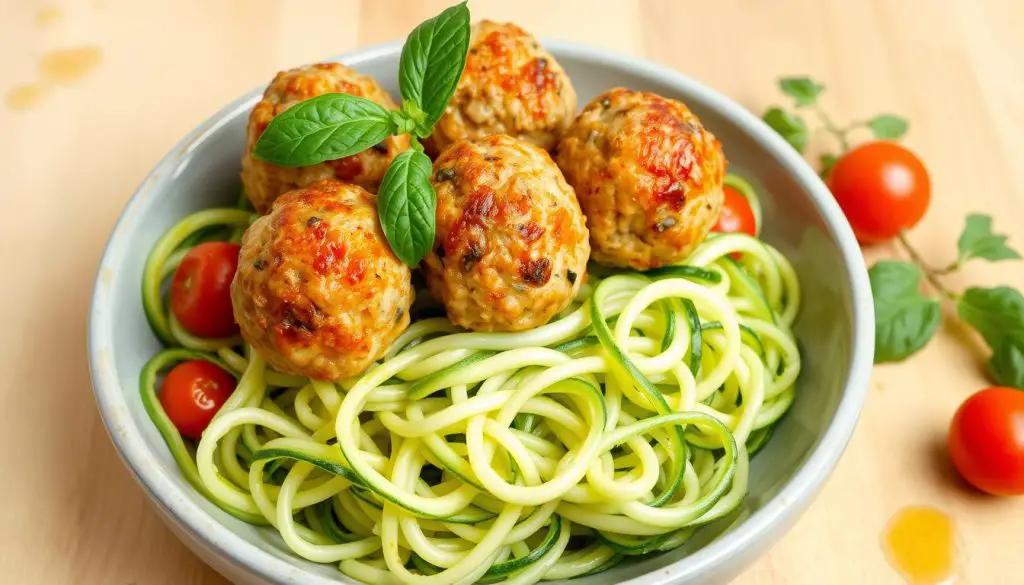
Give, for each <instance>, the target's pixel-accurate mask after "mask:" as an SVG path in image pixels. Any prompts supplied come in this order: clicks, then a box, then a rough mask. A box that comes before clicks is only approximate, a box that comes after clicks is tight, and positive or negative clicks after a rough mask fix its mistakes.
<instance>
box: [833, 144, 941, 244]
mask: <svg viewBox="0 0 1024 585" xmlns="http://www.w3.org/2000/svg"><path fill="white" fill-rule="evenodd" d="M829 189H831V190H832V194H833V195H834V196H835V198H836V201H837V202H838V203H839V207H841V208H842V209H843V212H844V213H845V214H846V219H847V220H849V222H850V226H851V227H853V233H854V234H856V235H857V239H858V240H860V241H861V243H864V244H873V243H879V242H884V241H886V240H890V239H892V238H895V237H896V236H898V235H899V233H900V232H901V231H903V230H906V229H909V228H911V227H914V225H916V224H917V222H919V221H921V218H922V217H923V216H924V212H925V211H926V210H927V209H928V203H929V202H930V201H931V196H932V188H931V180H930V179H929V178H928V171H927V170H926V169H925V168H924V164H923V163H922V162H921V160H920V159H919V158H917V156H916V155H914V153H912V152H910V151H909V150H907V149H906V148H904V147H902V146H900V145H899V144H896V143H895V142H882V141H879V142H868V143H867V144H862V145H860V146H858V147H856V148H854V149H853V150H851V151H850V152H847V153H846V154H844V155H843V156H841V157H840V158H839V161H837V162H836V166H835V167H833V168H832V173H831V174H830V175H829Z"/></svg>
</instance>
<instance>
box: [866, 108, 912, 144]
mask: <svg viewBox="0 0 1024 585" xmlns="http://www.w3.org/2000/svg"><path fill="white" fill-rule="evenodd" d="M867 124H868V128H870V129H871V133H872V134H874V135H875V138H878V139H880V140H897V139H899V138H900V137H901V136H903V135H904V134H906V133H907V127H908V124H907V120H906V119H905V118H900V117H899V116H893V115H891V114H882V115H880V116H875V117H874V118H871V119H870V120H868V122H867Z"/></svg>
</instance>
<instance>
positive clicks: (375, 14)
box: [0, 0, 1024, 585]
mask: <svg viewBox="0 0 1024 585" xmlns="http://www.w3.org/2000/svg"><path fill="white" fill-rule="evenodd" d="M447 1H448V0H440V1H432V2H416V1H413V0H405V1H400V2H388V1H385V0H367V1H363V2H358V1H349V0H325V1H316V2H314V1H301V2H300V1H295V2H285V1H283V0H282V1H271V0H258V1H254V0H249V1H245V0H236V1H234V2H228V1H215V2H203V1H200V0H187V1H186V0H159V1H154V0H147V1H145V2H138V1H132V0H52V3H48V2H43V1H41V0H0V14H3V15H4V17H3V18H2V19H0V48H2V49H3V59H0V95H4V96H6V97H5V101H4V104H3V105H2V107H0V129H2V132H0V177H2V182H3V187H2V192H0V251H2V254H0V274H2V275H4V277H5V278H4V280H3V284H2V285H0V291H2V292H0V295H2V296H0V298H2V300H3V302H2V308H0V331H2V333H0V445H3V446H4V457H3V459H4V461H6V463H5V465H4V469H5V470H6V472H5V474H4V478H3V480H2V481H0V494H2V499H0V526H2V527H3V528H2V530H0V581H2V582H7V583H77V584H83V585H93V584H96V585H99V584H103V585H108V584H130V583H133V584H140V585H142V584H147V585H148V584H168V585H170V584H175V585H179V584H180V585H198V584H210V585H212V584H223V583H225V581H224V580H223V579H222V578H221V577H219V576H218V575H217V574H215V573H214V572H213V571H212V570H211V569H208V568H206V567H205V566H204V565H203V564H202V563H200V561H199V560H198V559H197V558H196V557H194V556H193V555H192V554H191V553H190V552H188V551H187V550H186V549H185V547H184V546H182V545H181V544H179V543H178V542H177V540H175V538H174V537H173V536H172V535H171V533H170V532H169V531H168V530H167V529H165V528H164V526H163V525H162V524H161V523H160V521H159V520H158V519H157V516H156V514H155V513H154V511H153V510H151V509H150V507H149V505H148V504H147V503H146V500H145V498H144V496H143V494H142V491H141V490H140V489H139V487H138V486H137V485H136V484H135V482H134V481H133V480H132V479H131V478H130V476H129V475H128V473H127V472H126V471H125V469H124V468H123V467H122V465H121V462H120V461H119V460H118V458H117V456H116V454H115V452H114V449H113V447H112V446H111V443H110V441H109V440H108V438H107V434H106V432H105V431H104V429H103V426H102V424H101V423H100V419H99V417H98V415H97V411H96V408H95V407H94V404H93V397H92V392H91V390H90V382H89V376H88V369H87V361H86V352H85V331H86V319H87V311H88V307H89V296H90V291H91V287H92V282H93V278H94V271H95V269H96V265H97V263H98V260H99V256H100V253H101V250H102V248H103V245H104V242H105V241H106V239H107V235H108V233H109V231H110V229H111V227H112V226H113V224H114V221H115V219H116V218H117V215H118V213H119V212H120V210H121V208H122V206H123V205H124V204H125V202H126V201H127V200H128V198H129V197H130V196H131V194H132V192H133V190H134V189H135V187H136V185H137V184H138V183H139V182H140V181H141V179H142V178H143V177H144V176H145V174H146V173H147V172H148V171H149V169H150V168H151V167H152V166H153V165H154V164H155V163H156V161H157V160H158V159H159V158H160V157H161V156H162V155H163V154H164V152H165V151H167V150H168V149H169V148H170V147H171V145H173V144H174V143H175V142H176V141H177V140H178V139H179V138H180V137H181V136H182V135H184V134H185V133H186V132H187V131H189V130H190V129H191V128H192V127H194V126H195V125H196V124H198V123H199V122H200V121H202V120H203V119H204V118H206V117H207V116H209V115H210V114H212V113H213V112H215V111H216V110H217V109H219V108H220V107H221V106H222V105H223V104H225V103H226V102H228V101H230V100H232V99H234V98H235V97H236V96H238V95H239V94H241V93H242V92H245V91H247V90H249V89H250V88H252V87H254V86H257V85H259V84H262V83H266V82H267V80H269V78H270V77H271V76H272V75H273V73H274V72H276V71H277V70H279V69H282V68H287V67H290V66H295V65H298V64H301V63H306V62H310V61H314V60H317V59H322V58H324V57H327V56H329V55H333V54H337V53H342V52H346V51H350V50H353V49H356V48H358V47H361V46H365V45H368V44H372V43H376V42H379V41H383V40H388V39H394V38H399V37H402V36H404V35H405V34H406V32H407V31H408V30H409V29H411V27H413V26H414V25H415V24H417V23H418V22H420V21H421V20H422V19H424V18H425V17H427V16H429V15H431V14H433V13H435V12H437V11H439V10H440V8H441V7H442V6H443V5H445V4H446V3H447ZM471 8H472V10H473V14H474V16H475V17H477V18H480V17H489V18H493V19H511V20H515V21H516V22H518V23H519V24H521V25H523V26H524V27H526V28H527V29H529V30H531V31H533V32H534V33H536V34H538V35H540V36H547V37H560V38H565V39H570V40H574V41H581V42H586V43H592V44H596V45H601V46H604V47H608V48H612V49H616V50H619V51H623V52H626V53H629V54H633V55H638V56H643V57H646V58H648V59H652V60H655V61H658V62H660V63H663V64H665V65H669V66H671V67H674V68H676V69H678V70H680V71H683V72H685V73H686V74H688V75H691V76H693V77H695V78H697V79H699V80H702V81H704V82H705V83H707V84H709V85H711V86H712V87H715V88H717V89H719V90H721V91H723V92H725V93H726V94H728V95H730V96H732V97H734V98H735V99H737V100H738V101H740V102H741V103H743V104H745V105H746V106H747V107H749V108H751V109H752V110H754V111H755V112H761V111H762V110H763V109H764V108H765V107H766V106H768V105H770V104H771V103H772V102H776V101H778V100H779V99H780V96H779V95H778V94H777V93H776V90H775V79H776V78H777V77H779V76H780V75H785V74H804V73H807V74H811V75H813V76H815V77H816V78H818V79H821V80H823V81H824V82H825V83H826V84H827V85H828V87H829V90H828V93H827V96H826V99H825V102H826V104H827V106H828V107H829V109H830V110H831V111H832V112H833V114H834V115H835V116H836V117H838V118H841V119H852V118H857V117H865V116H869V115H872V114H874V113H878V112H882V111H891V112H895V113H901V114H903V115H905V116H907V117H908V118H909V119H910V120H911V130H910V133H909V135H908V136H907V143H908V144H909V145H910V146H911V147H912V148H913V149H915V150H916V151H917V152H918V153H919V154H920V155H921V156H922V157H923V159H924V160H925V161H926V162H927V164H928V166H929V168H930V170H931V173H932V177H933V183H934V186H935V189H934V195H933V197H934V199H933V204H932V208H931V210H930V212H929V214H928V216H927V217H926V218H925V220H924V221H923V223H922V224H921V225H920V226H919V227H918V228H917V229H916V230H915V231H914V232H913V234H912V240H913V241H914V242H915V243H917V244H918V245H919V246H920V248H921V249H922V251H923V254H924V256H925V257H926V258H927V259H929V260H931V261H932V262H934V263H935V264H943V263H945V262H947V261H949V260H950V259H951V258H952V255H953V254H954V251H955V239H956V235H957V234H958V233H959V230H960V229H961V226H962V222H963V218H964V215H965V214H966V213H967V212H970V211H976V210H977V211H987V212H991V213H994V214H995V215H996V226H997V228H998V229H999V230H1002V231H1005V232H1008V233H1010V234H1011V235H1012V237H1013V238H1014V239H1015V241H1016V242H1017V243H1018V244H1019V245H1021V246H1024V224H1022V222H1020V221H1019V219H1020V218H1021V217H1024V163H1022V161H1024V132H1022V129H1024V34H1021V30H1022V29H1024V2H1021V1H1020V0H1003V1H1000V0H986V1H977V0H874V1H872V2H853V1H846V0H831V1H821V0H775V1H772V2H768V1H758V0H724V1H715V2H711V1H709V0H703V1H682V2H675V1H669V0H664V1H657V2H656V1H644V0H633V1H615V2H587V1H585V0H578V1H555V0H536V1H529V2H512V1H503V0H491V1H487V0H473V2H472V6H471ZM65 49H82V50H80V51H77V52H71V53H59V52H58V53H56V54H55V53H54V52H55V51H62V50H65ZM48 55H49V57H47V56H48ZM54 55H56V56H54ZM69 60H70V61H71V62H70V63H68V61H69ZM90 65H92V66H90ZM40 81H42V82H43V84H42V85H31V84H36V83H39V82H40ZM25 85H29V86H30V87H29V88H28V89H24V88H22V86H25ZM19 88H21V89H19ZM40 89H42V90H45V91H41V92H37V90H40ZM35 93H40V95H41V98H39V97H37V96H36V95H35ZM18 106H21V107H23V108H25V109H16V108H17V107H18ZM893 253H894V251H893V250H892V249H890V248H884V247H883V248H881V249H877V250H871V251H869V253H868V255H869V257H871V258H877V257H883V256H889V255H892V254H893ZM968 282H978V283H989V284H996V283H1009V284H1016V285H1018V286H1020V285H1024V265H1022V264H1020V263H1017V264H1012V263H1009V264H1001V265H998V266H991V265H984V264H983V263H979V264H976V265H971V266H969V268H968V269H967V270H966V271H965V272H964V273H963V274H962V275H959V276H957V277H954V278H952V279H950V284H952V285H954V286H957V287H960V286H963V285H965V284H967V283H968ZM947 309H948V307H947ZM983 358H984V354H983V353H982V348H981V346H980V345H978V344H977V342H976V340H974V339H973V338H972V337H970V335H969V334H968V333H967V332H966V331H965V330H964V329H962V328H960V327H957V326H955V325H954V326H944V327H943V329H942V330H941V332H940V335H939V336H937V338H936V339H935V340H934V341H933V342H932V343H931V344H930V345H929V346H928V347H927V348H926V350H925V351H923V352H922V353H921V354H919V355H918V356H916V357H915V358H914V359H913V360H912V361H910V362H908V363H906V364H904V365H900V366H887V367H880V368H877V369H876V371H875V375H874V377H873V380H872V384H871V389H870V395H869V397H868V401H867V406H866V408H865V411H864V414H863V417H862V419H861V422H860V425H859V427H858V429H857V432H856V434H855V436H854V438H853V442H852V444H851V445H850V448H849V450H848V451H847V453H846V455H845V457H844V458H843V459H842V462H841V463H840V465H839V467H838V470H837V471H836V473H835V474H834V475H833V476H832V478H831V480H830V481H829V482H828V484H827V486H826V487H825V489H824V491H823V492H822V494H821V496H820V497H819V498H818V499H817V500H816V502H815V503H814V504H813V506H812V507H811V509H810V510H809V512H807V514H806V515H805V516H804V517H803V519H802V520H801V521H800V522H799V524H798V525H797V526H796V527H795V528H794V529H793V530H792V531H791V532H790V533H789V534H788V535H787V536H786V537H785V538H783V539H782V541H781V542H780V543H779V544H778V545H777V546H776V547H775V548H774V549H773V550H772V551H771V553H770V554H768V555H766V556H764V557H763V558H761V559H760V561H759V562H758V563H757V564H756V565H754V566H753V567H752V568H751V569H749V570H748V571H747V572H746V573H745V574H744V575H743V576H742V577H741V578H740V579H738V580H737V581H736V583H737V584H739V585H768V584H775V585H819V584H839V585H845V584H861V583H872V584H882V585H884V584H898V583H901V582H902V580H901V578H900V577H899V576H898V575H897V574H896V573H895V572H894V571H893V570H892V569H891V568H890V567H889V566H888V565H887V563H886V560H885V557H884V555H883V552H882V549H881V547H880V544H879V538H880V534H881V533H882V531H883V529H884V527H885V525H886V523H887V521H888V520H889V518H890V517H891V516H892V515H893V513H894V512H896V511H897V510H898V509H900V508H902V507H904V506H907V505H914V504H928V505H934V506H937V507H939V508H942V509H944V510H946V511H948V512H949V513H950V515H951V516H952V517H953V519H954V521H955V522H956V526H957V529H958V532H959V537H958V538H959V542H960V546H961V555H962V559H963V563H962V565H961V567H960V571H959V574H960V577H961V578H960V582H962V583H975V584H979V585H999V584H1007V585H1019V584H1020V583H1022V582H1024V573H1022V572H1021V571H1020V570H1019V567H1020V559H1021V555H1022V549H1021V544H1020V543H1021V536H1020V535H1021V527H1022V526H1024V499H1016V500H1012V499H994V498H988V497H982V496H980V495H978V494H976V493H974V492H972V491H970V490H969V489H967V488H966V487H965V486H964V485H963V484H962V483H960V482H959V481H958V480H957V479H956V477H955V476H954V475H953V474H952V470H951V467H950V465H949V463H948V462H947V459H946V457H945V452H944V447H943V444H944V443H943V442H944V437H945V430H946V427H947V424H948V421H949V418H950V416H951V415H952V413H953V411H954V409H955V408H956V406H957V404H958V403H959V402H960V401H961V400H962V399H963V398H964V397H965V396H967V395H968V394H969V393H971V392H973V391H974V390H976V389H978V388H980V387H982V386H984V385H986V379H985V377H984V374H983V369H982V366H981V364H982V359H983ZM808 391H813V389H808Z"/></svg>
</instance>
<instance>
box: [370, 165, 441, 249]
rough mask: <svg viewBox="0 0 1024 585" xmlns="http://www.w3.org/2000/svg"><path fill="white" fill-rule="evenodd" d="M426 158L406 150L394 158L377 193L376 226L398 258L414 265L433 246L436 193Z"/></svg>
mask: <svg viewBox="0 0 1024 585" xmlns="http://www.w3.org/2000/svg"><path fill="white" fill-rule="evenodd" d="M430 172H431V164H430V159H429V158H427V155H425V154H423V153H422V152H421V151H419V150H415V149H409V150H406V151H405V152H403V153H402V154H400V155H398V156H397V157H395V160H394V161H392V162H391V166H390V167H388V170H387V172H385V173H384V178H383V179H382V180H381V183H380V190H379V191H378V193H377V209H378V211H379V213H380V226H381V228H382V229H383V230H384V236H385V237H387V239H388V243H389V244H391V249H392V250H393V251H394V252H395V255H396V256H398V259H399V260H401V261H402V262H405V263H406V264H408V265H409V266H415V265H416V264H418V263H419V261H420V260H422V259H423V257H424V256H426V255H427V251H428V250H430V246H432V245H433V244H434V230H435V218H434V212H435V209H436V207H437V194H436V193H435V192H434V186H433V185H431V184H430Z"/></svg>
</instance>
